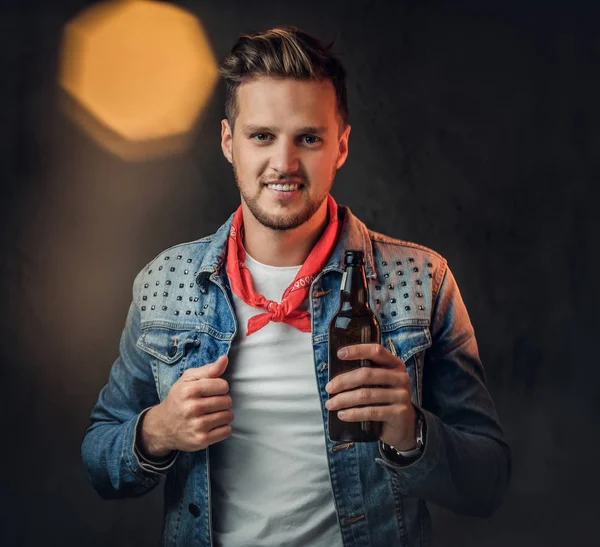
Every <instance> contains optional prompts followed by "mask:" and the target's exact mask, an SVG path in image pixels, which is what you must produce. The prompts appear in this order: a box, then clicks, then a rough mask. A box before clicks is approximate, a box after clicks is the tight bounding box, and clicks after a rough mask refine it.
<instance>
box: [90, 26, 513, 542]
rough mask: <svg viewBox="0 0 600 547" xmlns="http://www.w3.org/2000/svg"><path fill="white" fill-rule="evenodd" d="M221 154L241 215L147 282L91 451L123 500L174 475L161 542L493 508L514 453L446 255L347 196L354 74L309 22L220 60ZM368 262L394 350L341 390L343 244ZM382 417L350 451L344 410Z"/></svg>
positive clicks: (143, 276)
mask: <svg viewBox="0 0 600 547" xmlns="http://www.w3.org/2000/svg"><path fill="white" fill-rule="evenodd" d="M221 73H222V75H223V77H224V79H225V81H226V84H227V93H228V95H227V103H226V116H227V117H226V119H224V120H223V121H222V130H221V144H222V149H223V153H224V155H225V157H226V158H227V160H228V161H229V162H230V163H231V164H232V165H233V171H234V175H235V180H236V183H237V186H238V188H239V190H240V194H241V206H240V208H239V209H238V210H237V211H236V212H235V214H233V215H232V216H231V217H230V218H229V219H228V220H227V222H226V223H225V224H224V225H223V226H222V227H221V228H220V229H219V230H218V231H217V232H216V233H215V234H213V235H212V236H209V237H206V238H204V239H200V240H197V241H193V242H191V243H184V244H181V245H176V246H174V247H172V248H170V249H167V250H166V251H164V252H162V253H161V254H159V255H158V256H157V257H156V258H155V259H154V260H152V261H151V262H150V263H149V264H148V265H147V266H146V267H145V268H144V269H143V270H142V271H141V272H140V273H139V274H138V275H137V276H136V279H135V281H134V286H133V301H132V303H131V306H130V309H129V313H128V316H127V321H126V325H125V329H124V331H123V335H122V338H121V345H120V355H119V357H118V359H117V360H116V361H115V363H114V364H113V367H112V370H111V373H110V378H109V381H108V383H107V385H106V386H105V387H104V388H103V389H102V391H101V393H100V396H99V399H98V402H97V404H96V406H95V408H94V409H93V411H92V415H91V419H92V424H91V426H90V427H89V429H88V430H87V432H86V435H85V438H84V441H83V446H82V454H83V459H84V462H85V465H86V468H87V472H88V475H89V477H90V480H91V481H92V483H93V485H94V486H95V488H96V489H97V490H98V492H99V493H100V494H101V495H102V496H104V497H106V498H115V497H125V496H137V495H141V494H143V493H145V492H147V491H148V490H150V489H152V488H153V487H154V486H156V485H157V484H158V483H159V482H160V481H161V479H162V478H163V477H164V476H166V485H165V521H164V530H163V543H164V545H182V546H183V545H186V546H190V545H201V546H208V545H219V546H223V547H232V546H246V547H247V546H259V545H261V546H263V545H264V546H267V545H268V546H280V545H285V546H308V545H310V546H325V545H327V546H328V547H330V546H342V545H343V546H346V547H348V546H356V547H359V546H360V547H363V546H367V545H371V546H373V547H388V546H390V545H402V546H406V547H408V546H410V547H412V546H417V545H429V544H430V541H431V537H430V536H431V531H430V519H429V513H428V510H427V505H426V503H425V502H426V501H431V502H435V503H437V504H439V505H441V506H443V507H445V508H447V509H449V510H452V511H454V512H456V513H459V514H464V515H478V516H487V515H490V514H491V513H492V512H493V511H495V509H496V508H497V507H498V506H499V505H500V503H501V501H502V499H503V497H504V495H505V491H506V488H507V485H508V482H509V477H510V451H509V448H508V446H507V445H506V443H505V441H504V439H503V433H502V428H501V426H500V424H499V420H498V417H497V415H496V411H495V408H494V404H493V402H492V399H491V397H490V395H489V393H488V391H487V389H486V387H485V384H484V371H483V368H482V365H481V362H480V360H479V356H478V350H477V343H476V340H475V337H474V332H473V328H472V326H471V323H470V320H469V317H468V314H467V311H466V309H465V306H464V304H463V301H462V299H461V296H460V292H459V290H458V287H457V285H456V282H455V280H454V277H453V276H452V273H451V271H450V270H449V268H448V265H447V262H446V260H445V259H444V258H443V257H442V256H440V255H439V254H438V253H436V252H434V251H432V250H430V249H428V248H426V247H423V246H420V245H417V244H414V243H409V242H405V241H400V240H395V239H392V238H389V237H386V236H384V235H381V234H378V233H374V232H372V231H369V230H367V228H366V227H365V226H364V224H363V223H362V222H360V221H359V220H358V219H357V218H356V217H355V216H354V215H353V214H352V213H351V212H350V210H349V209H348V208H347V207H342V206H339V207H338V205H337V204H336V202H335V201H334V200H333V198H332V197H331V195H330V193H329V192H330V190H331V187H332V185H333V179H334V175H335V172H336V171H337V170H338V169H339V168H340V167H341V166H342V165H343V164H344V162H345V160H346V157H347V155H348V138H349V134H350V125H349V124H348V108H347V103H346V88H345V72H344V69H343V68H342V66H341V64H340V63H339V61H338V60H336V58H335V57H334V56H333V55H332V54H331V52H330V49H329V48H328V47H324V46H322V45H321V44H320V43H319V42H318V41H317V40H316V39H314V38H312V37H310V36H309V35H307V34H306V33H304V32H302V31H299V30H298V29H295V28H293V27H282V28H275V29H271V30H268V31H266V32H263V33H257V34H251V35H244V36H241V37H240V38H239V40H238V41H237V43H236V44H235V46H234V48H233V49H232V51H231V53H230V55H228V56H227V57H226V59H225V60H224V61H223V64H222V67H221ZM346 249H355V250H362V251H363V252H364V254H365V262H366V274H367V280H368V284H369V292H370V300H371V306H372V308H373V309H374V311H375V312H376V313H377V314H378V316H379V319H380V323H381V327H382V344H381V345H373V344H363V345H358V346H352V347H349V348H347V353H346V356H345V357H344V358H346V359H359V358H368V359H370V360H372V361H373V363H374V365H375V366H374V367H372V368H363V369H357V370H354V371H351V372H348V373H345V374H343V375H340V376H338V377H336V378H335V379H333V380H332V381H331V382H329V383H328V371H327V327H328V323H329V321H330V319H331V317H332V315H333V314H334V313H335V311H336V310H337V307H338V303H339V288H340V283H341V278H342V270H343V260H344V251H345V250H346ZM341 410H344V411H345V414H344V415H343V417H342V416H341V414H338V415H340V417H341V419H343V420H348V421H363V420H377V421H381V422H382V433H381V438H380V439H379V441H378V442H377V443H336V442H333V441H331V440H330V439H329V438H328V436H327V433H326V432H327V417H328V412H329V411H335V412H340V411H341Z"/></svg>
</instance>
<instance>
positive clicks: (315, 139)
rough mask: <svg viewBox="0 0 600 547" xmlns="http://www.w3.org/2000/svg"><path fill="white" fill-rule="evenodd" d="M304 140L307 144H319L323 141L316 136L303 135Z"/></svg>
mask: <svg viewBox="0 0 600 547" xmlns="http://www.w3.org/2000/svg"><path fill="white" fill-rule="evenodd" d="M302 139H303V140H304V142H305V143H306V144H317V143H318V142H319V141H320V140H321V139H319V137H316V136H315V135H303V136H302Z"/></svg>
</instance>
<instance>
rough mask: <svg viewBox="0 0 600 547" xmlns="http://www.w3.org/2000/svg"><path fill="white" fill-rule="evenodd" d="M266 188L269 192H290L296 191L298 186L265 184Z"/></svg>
mask: <svg viewBox="0 0 600 547" xmlns="http://www.w3.org/2000/svg"><path fill="white" fill-rule="evenodd" d="M267 187H268V188H270V189H271V190H279V191H283V192H291V191H293V190H297V189H298V184H267Z"/></svg>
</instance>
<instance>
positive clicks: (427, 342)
mask: <svg viewBox="0 0 600 547" xmlns="http://www.w3.org/2000/svg"><path fill="white" fill-rule="evenodd" d="M382 342H383V345H384V346H385V347H386V348H387V349H388V350H389V351H390V352H391V353H392V354H394V355H396V356H397V357H400V359H402V360H403V361H404V362H405V363H406V372H407V373H408V375H409V376H410V391H411V400H412V402H413V403H414V404H415V405H417V406H421V399H422V393H423V363H424V358H423V357H424V355H425V350H426V349H427V348H429V347H431V333H430V331H429V327H427V326H424V325H404V326H402V327H399V328H397V329H395V330H393V331H390V332H383V333H382Z"/></svg>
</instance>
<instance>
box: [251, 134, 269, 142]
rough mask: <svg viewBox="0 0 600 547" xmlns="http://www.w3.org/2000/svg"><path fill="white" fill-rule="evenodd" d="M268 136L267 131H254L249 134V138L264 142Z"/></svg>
mask: <svg viewBox="0 0 600 547" xmlns="http://www.w3.org/2000/svg"><path fill="white" fill-rule="evenodd" d="M270 136H271V135H269V134H268V133H254V134H253V135H250V138H251V139H254V140H255V141H259V142H266V141H267V140H268V138H269V137H270Z"/></svg>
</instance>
